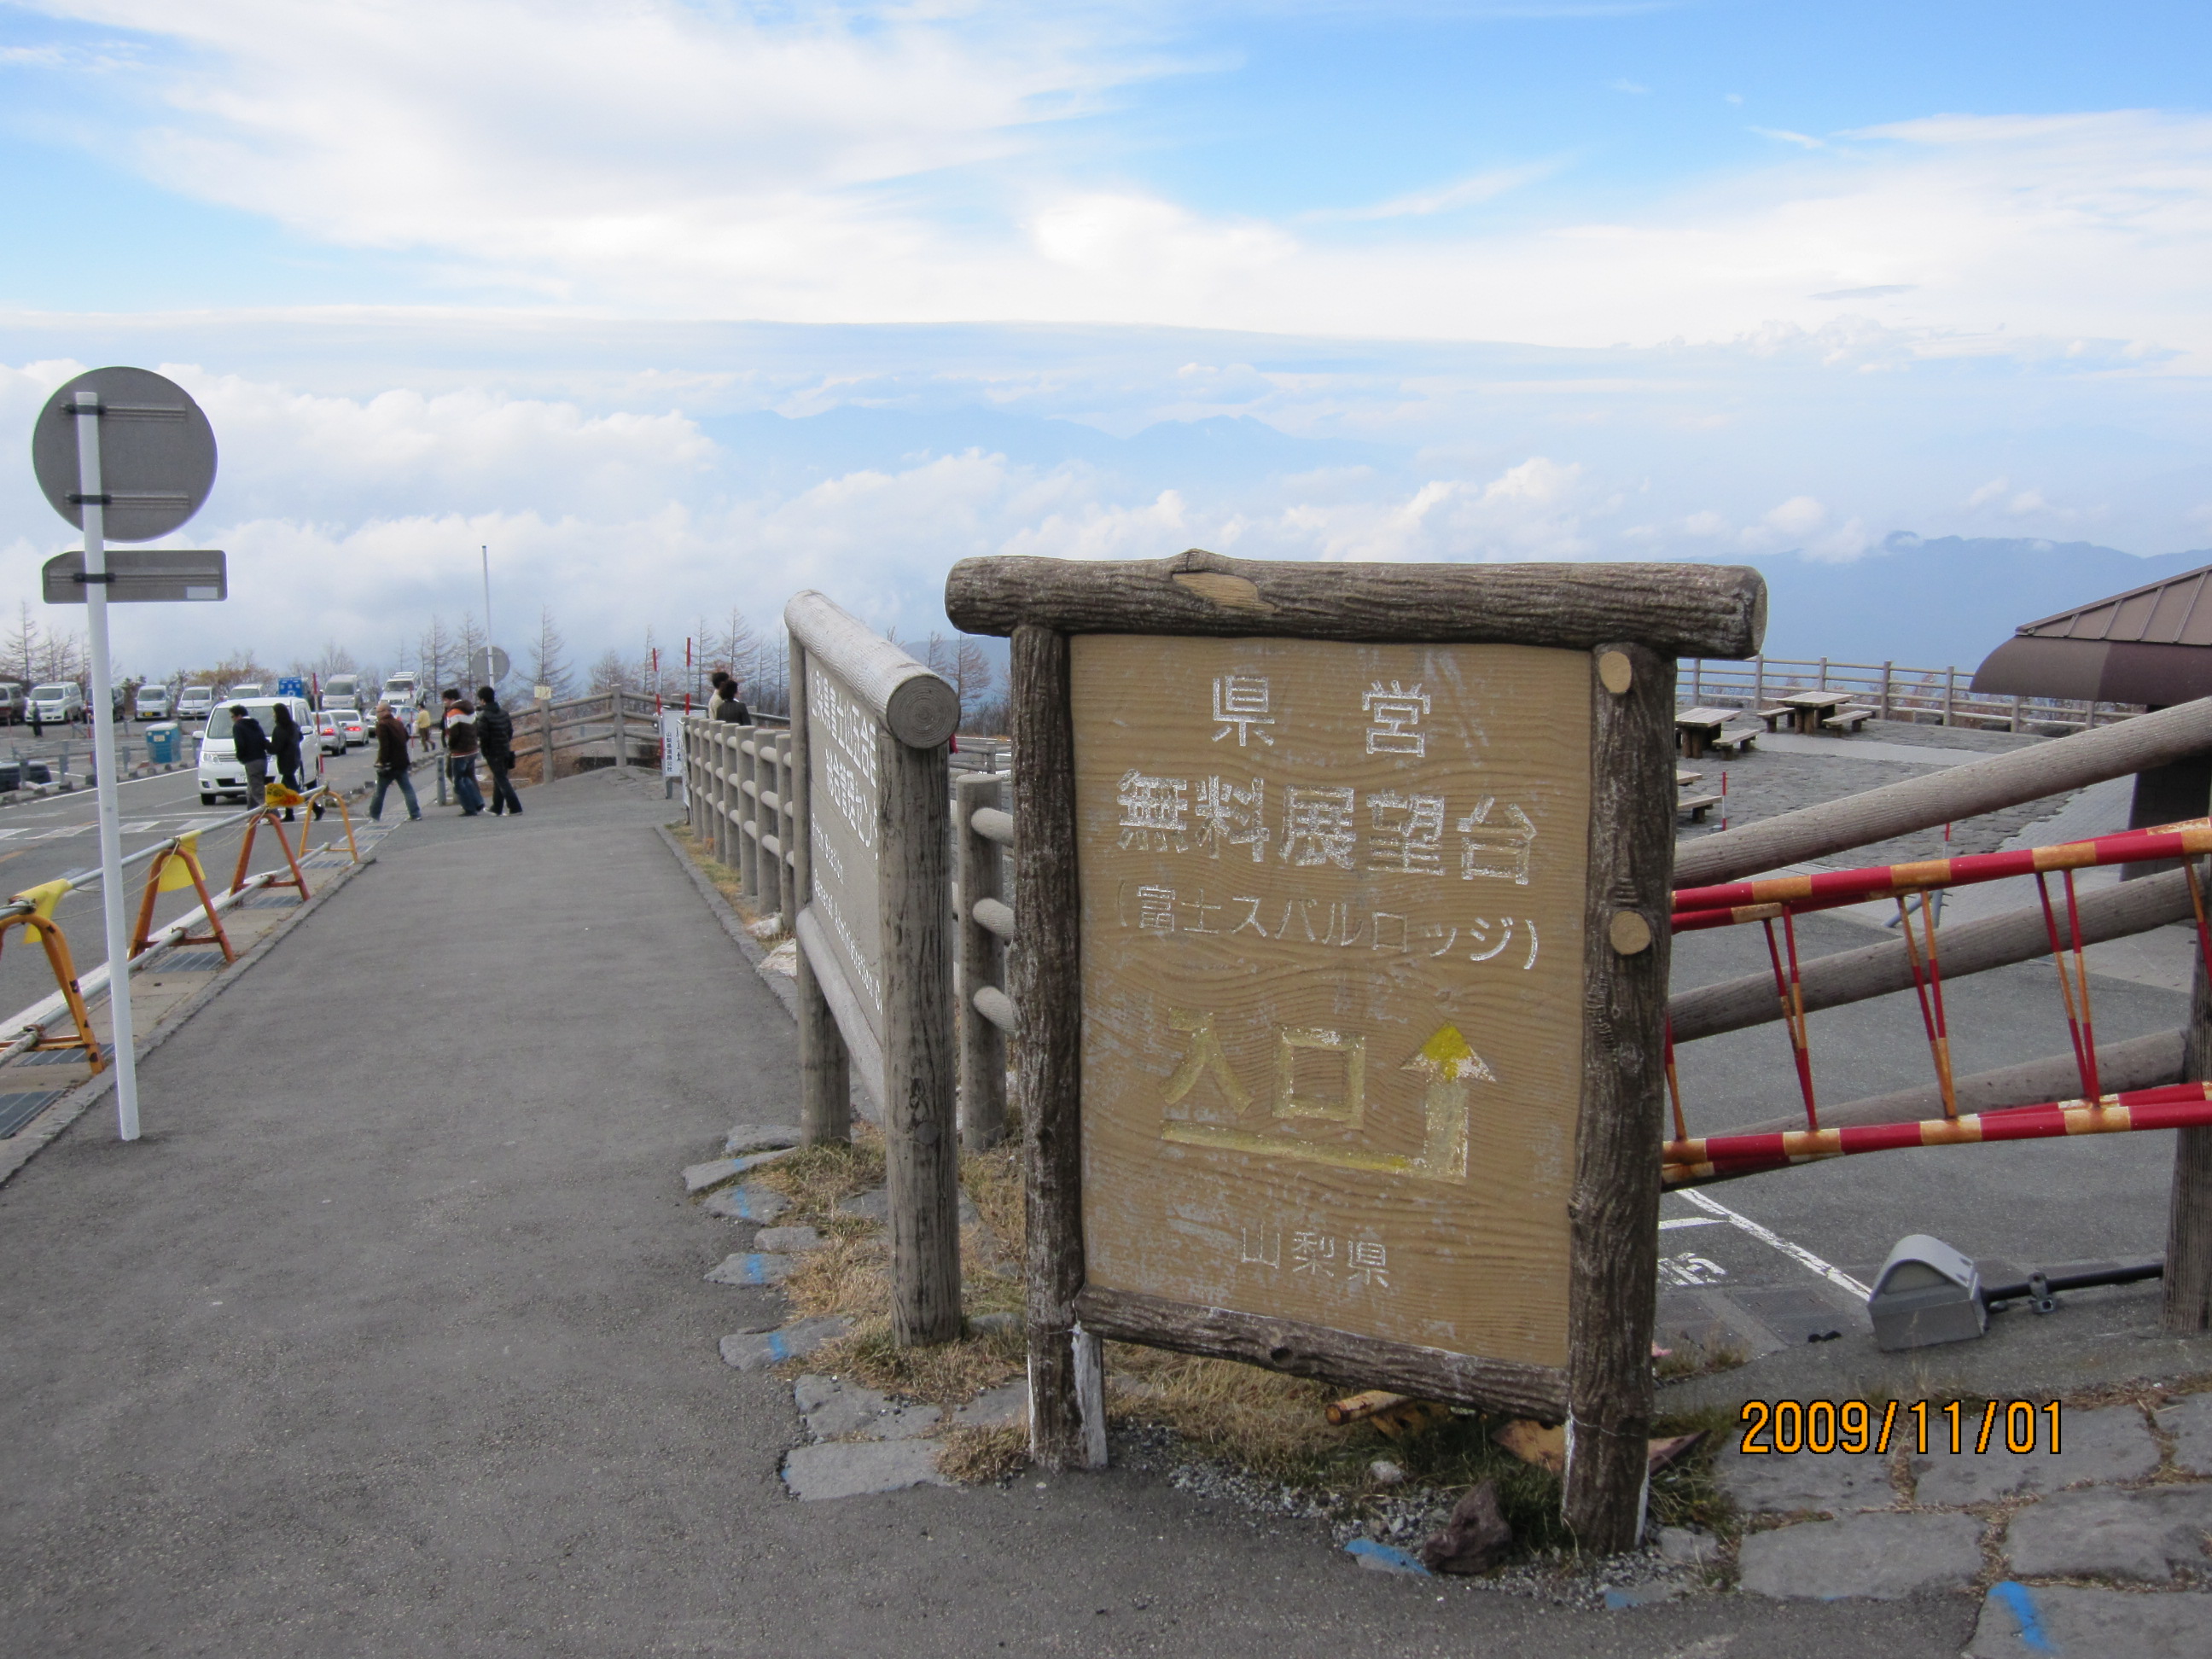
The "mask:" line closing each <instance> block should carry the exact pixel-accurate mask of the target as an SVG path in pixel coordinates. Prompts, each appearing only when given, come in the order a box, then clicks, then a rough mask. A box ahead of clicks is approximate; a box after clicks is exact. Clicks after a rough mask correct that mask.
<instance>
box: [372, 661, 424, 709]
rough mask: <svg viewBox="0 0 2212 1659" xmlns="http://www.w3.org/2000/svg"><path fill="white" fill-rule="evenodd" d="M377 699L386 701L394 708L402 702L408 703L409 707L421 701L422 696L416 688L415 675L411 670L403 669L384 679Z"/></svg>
mask: <svg viewBox="0 0 2212 1659" xmlns="http://www.w3.org/2000/svg"><path fill="white" fill-rule="evenodd" d="M377 701H378V702H388V703H390V704H392V706H393V707H394V708H398V706H399V705H400V704H401V703H403V702H404V703H406V704H408V705H410V707H411V706H412V705H414V704H415V703H417V702H421V701H422V697H421V696H420V694H419V693H418V692H417V691H416V677H415V675H414V673H413V671H410V670H406V669H403V670H401V671H399V672H398V673H397V674H394V675H393V676H392V678H390V679H388V680H386V681H385V683H384V690H383V692H382V694H381V695H380V696H378V698H377Z"/></svg>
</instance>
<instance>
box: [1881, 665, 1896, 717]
mask: <svg viewBox="0 0 2212 1659" xmlns="http://www.w3.org/2000/svg"><path fill="white" fill-rule="evenodd" d="M1896 666H1897V665H1896V663H1894V662H1886V663H1884V664H1882V665H1881V717H1882V719H1884V720H1887V719H1888V718H1889V678H1890V671H1891V670H1892V669H1893V668H1895V667H1896Z"/></svg>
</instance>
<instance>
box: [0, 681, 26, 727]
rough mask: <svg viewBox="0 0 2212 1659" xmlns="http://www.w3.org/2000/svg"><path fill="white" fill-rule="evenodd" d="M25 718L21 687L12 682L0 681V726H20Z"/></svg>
mask: <svg viewBox="0 0 2212 1659" xmlns="http://www.w3.org/2000/svg"><path fill="white" fill-rule="evenodd" d="M27 718H29V716H28V715H27V713H26V712H25V709H24V707H23V688H22V686H21V684H18V683H17V682H15V681H14V680H0V726H21V724H22V723H23V722H24V720H27Z"/></svg>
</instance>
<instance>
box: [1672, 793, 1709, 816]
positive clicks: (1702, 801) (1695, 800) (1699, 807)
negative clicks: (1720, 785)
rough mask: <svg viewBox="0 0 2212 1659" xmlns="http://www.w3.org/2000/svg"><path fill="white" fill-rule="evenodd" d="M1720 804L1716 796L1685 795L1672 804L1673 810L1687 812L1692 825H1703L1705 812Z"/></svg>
mask: <svg viewBox="0 0 2212 1659" xmlns="http://www.w3.org/2000/svg"><path fill="white" fill-rule="evenodd" d="M1720 804H1721V798H1720V797H1719V796H1718V795H1685V796H1683V797H1682V798H1681V799H1680V800H1678V801H1676V802H1675V803H1674V810H1675V811H1678V812H1687V813H1688V814H1689V815H1690V822H1691V823H1704V822H1705V813H1706V811H1707V810H1708V809H1710V808H1711V807H1715V806H1718V805H1720Z"/></svg>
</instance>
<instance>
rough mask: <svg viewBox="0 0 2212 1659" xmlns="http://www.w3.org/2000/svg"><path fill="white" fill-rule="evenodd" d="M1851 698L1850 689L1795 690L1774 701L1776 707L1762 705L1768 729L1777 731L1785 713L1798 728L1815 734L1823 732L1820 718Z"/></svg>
mask: <svg viewBox="0 0 2212 1659" xmlns="http://www.w3.org/2000/svg"><path fill="white" fill-rule="evenodd" d="M1850 700H1851V694H1850V692H1848V691H1791V692H1789V693H1787V694H1786V695H1784V696H1779V697H1777V698H1776V699H1775V700H1774V701H1775V703H1776V707H1774V708H1762V709H1760V710H1759V715H1760V717H1761V718H1762V719H1764V720H1765V721H1766V729H1767V730H1768V731H1770V732H1771V731H1773V730H1774V728H1775V726H1776V725H1777V724H1778V722H1779V721H1780V720H1782V719H1784V717H1785V716H1786V717H1787V718H1788V720H1790V724H1791V725H1792V726H1795V727H1796V729H1797V730H1798V731H1800V732H1804V733H1805V734H1806V735H1807V736H1808V737H1812V736H1816V735H1818V734H1819V732H1820V722H1821V721H1823V720H1826V719H1827V718H1828V717H1829V716H1830V715H1831V714H1834V713H1835V712H1836V711H1837V710H1838V708H1843V707H1844V705H1845V704H1846V703H1848V702H1850Z"/></svg>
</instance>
